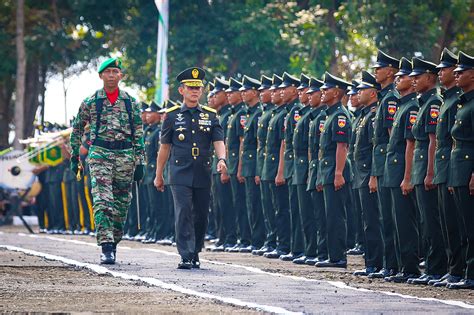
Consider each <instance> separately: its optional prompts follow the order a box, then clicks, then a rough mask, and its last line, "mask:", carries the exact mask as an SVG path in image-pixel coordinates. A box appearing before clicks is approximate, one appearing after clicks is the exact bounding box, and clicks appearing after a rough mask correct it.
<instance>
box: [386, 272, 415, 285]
mask: <svg viewBox="0 0 474 315" xmlns="http://www.w3.org/2000/svg"><path fill="white" fill-rule="evenodd" d="M418 277H420V275H419V274H416V273H407V272H399V273H397V274H396V275H394V276H391V277H386V278H384V280H385V281H387V282H395V283H405V282H407V280H408V279H410V278H418Z"/></svg>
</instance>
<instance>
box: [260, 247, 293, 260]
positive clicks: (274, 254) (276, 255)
mask: <svg viewBox="0 0 474 315" xmlns="http://www.w3.org/2000/svg"><path fill="white" fill-rule="evenodd" d="M287 254H288V253H287V252H284V251H282V250H279V249H274V250H273V251H271V252H268V253H265V254H263V257H265V258H270V259H276V258H280V256H283V255H287Z"/></svg>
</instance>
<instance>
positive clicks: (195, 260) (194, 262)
mask: <svg viewBox="0 0 474 315" xmlns="http://www.w3.org/2000/svg"><path fill="white" fill-rule="evenodd" d="M191 264H192V265H193V268H194V269H199V268H201V262H200V261H199V254H198V253H196V254H194V258H193V259H192V260H191Z"/></svg>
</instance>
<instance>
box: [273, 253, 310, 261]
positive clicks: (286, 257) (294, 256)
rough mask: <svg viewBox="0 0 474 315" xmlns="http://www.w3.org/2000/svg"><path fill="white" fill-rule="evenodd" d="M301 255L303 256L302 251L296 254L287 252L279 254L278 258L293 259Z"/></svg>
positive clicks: (283, 259)
mask: <svg viewBox="0 0 474 315" xmlns="http://www.w3.org/2000/svg"><path fill="white" fill-rule="evenodd" d="M303 256H304V253H298V254H295V253H289V254H286V255H281V256H280V257H279V258H280V260H282V261H293V260H294V259H297V258H300V257H303Z"/></svg>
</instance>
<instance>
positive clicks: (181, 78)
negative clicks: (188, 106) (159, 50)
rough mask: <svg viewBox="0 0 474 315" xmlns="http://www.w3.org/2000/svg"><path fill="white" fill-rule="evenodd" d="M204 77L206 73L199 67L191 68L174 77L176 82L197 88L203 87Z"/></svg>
mask: <svg viewBox="0 0 474 315" xmlns="http://www.w3.org/2000/svg"><path fill="white" fill-rule="evenodd" d="M205 76H206V71H204V69H201V68H199V67H192V68H188V69H186V70H184V71H182V72H181V73H180V74H178V76H177V77H176V80H177V81H178V82H179V83H181V84H184V85H186V86H199V87H203V86H204V83H203V80H204V77H205Z"/></svg>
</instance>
